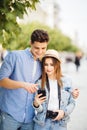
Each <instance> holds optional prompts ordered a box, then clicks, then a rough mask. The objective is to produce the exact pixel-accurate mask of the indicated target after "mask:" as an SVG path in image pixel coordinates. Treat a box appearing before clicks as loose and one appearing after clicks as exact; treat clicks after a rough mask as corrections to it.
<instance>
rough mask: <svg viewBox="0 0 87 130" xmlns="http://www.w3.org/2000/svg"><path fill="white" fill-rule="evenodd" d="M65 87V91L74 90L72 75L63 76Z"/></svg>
mask: <svg viewBox="0 0 87 130" xmlns="http://www.w3.org/2000/svg"><path fill="white" fill-rule="evenodd" d="M63 88H64V89H65V91H68V92H72V90H73V88H72V80H71V78H70V77H64V78H63Z"/></svg>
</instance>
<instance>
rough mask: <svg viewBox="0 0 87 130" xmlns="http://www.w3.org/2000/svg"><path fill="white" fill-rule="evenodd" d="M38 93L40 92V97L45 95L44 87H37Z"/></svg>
mask: <svg viewBox="0 0 87 130" xmlns="http://www.w3.org/2000/svg"><path fill="white" fill-rule="evenodd" d="M38 94H42V95H41V96H40V97H44V96H46V91H45V89H39V90H38Z"/></svg>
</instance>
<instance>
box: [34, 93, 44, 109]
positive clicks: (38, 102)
mask: <svg viewBox="0 0 87 130" xmlns="http://www.w3.org/2000/svg"><path fill="white" fill-rule="evenodd" d="M41 95H42V94H37V95H36V96H35V99H34V102H33V104H34V106H35V107H39V105H41V104H42V103H43V102H44V101H45V100H46V96H44V97H40V96H41Z"/></svg>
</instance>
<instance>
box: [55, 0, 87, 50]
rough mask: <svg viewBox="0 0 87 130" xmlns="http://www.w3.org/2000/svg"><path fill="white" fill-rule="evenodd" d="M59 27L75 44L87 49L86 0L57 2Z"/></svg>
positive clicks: (59, 0)
mask: <svg viewBox="0 0 87 130" xmlns="http://www.w3.org/2000/svg"><path fill="white" fill-rule="evenodd" d="M57 2H58V4H59V7H60V13H59V17H60V22H59V27H60V28H61V30H62V32H63V33H64V34H67V35H68V36H70V37H71V38H72V39H73V40H74V41H75V42H77V44H78V45H79V46H81V47H83V48H84V49H87V0H57Z"/></svg>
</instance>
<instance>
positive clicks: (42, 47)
mask: <svg viewBox="0 0 87 130" xmlns="http://www.w3.org/2000/svg"><path fill="white" fill-rule="evenodd" d="M47 44H48V43H47V42H43V43H40V42H34V43H33V44H32V43H31V52H32V54H33V56H34V59H35V60H36V59H37V58H41V57H42V56H43V55H44V54H45V52H46V49H47Z"/></svg>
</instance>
